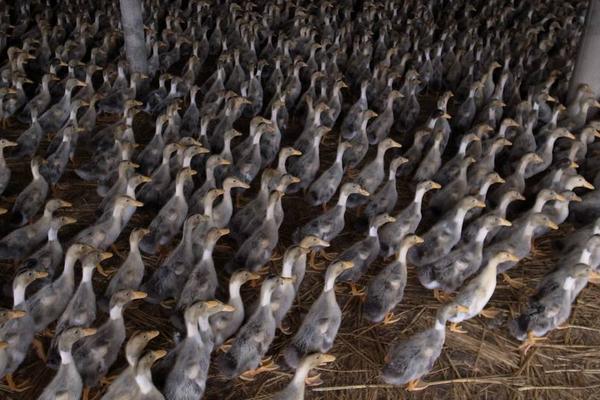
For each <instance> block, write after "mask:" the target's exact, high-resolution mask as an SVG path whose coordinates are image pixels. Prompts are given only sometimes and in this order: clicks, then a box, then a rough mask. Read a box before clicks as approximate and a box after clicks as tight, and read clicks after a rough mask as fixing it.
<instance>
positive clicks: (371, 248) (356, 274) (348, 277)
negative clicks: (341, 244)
mask: <svg viewBox="0 0 600 400" xmlns="http://www.w3.org/2000/svg"><path fill="white" fill-rule="evenodd" d="M395 220H396V219H395V218H393V217H390V216H389V215H388V214H381V215H378V216H376V217H374V218H373V219H371V222H370V224H369V230H368V235H367V237H366V238H364V239H362V240H360V241H358V242H356V243H354V244H353V245H352V246H350V247H349V248H347V249H346V250H344V251H343V252H342V253H341V254H340V255H339V256H338V257H337V259H338V260H339V261H351V262H352V264H353V267H352V269H350V270H347V271H344V272H343V273H342V274H341V275H340V277H339V278H340V280H342V281H344V282H351V283H352V287H353V290H352V294H355V295H358V294H360V292H359V291H358V290H355V288H354V283H355V282H357V281H358V280H360V278H361V277H362V276H363V275H364V273H365V272H366V271H367V269H368V268H369V266H370V265H371V264H372V263H373V261H375V259H376V258H377V256H378V255H379V252H380V250H381V245H380V243H379V236H378V231H379V228H380V227H382V226H384V225H385V224H387V223H390V222H394V221H395Z"/></svg>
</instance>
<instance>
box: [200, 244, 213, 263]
mask: <svg viewBox="0 0 600 400" xmlns="http://www.w3.org/2000/svg"><path fill="white" fill-rule="evenodd" d="M214 248H215V241H214V239H208V240H207V241H206V243H205V244H204V249H203V250H202V261H209V260H212V255H213V250H214Z"/></svg>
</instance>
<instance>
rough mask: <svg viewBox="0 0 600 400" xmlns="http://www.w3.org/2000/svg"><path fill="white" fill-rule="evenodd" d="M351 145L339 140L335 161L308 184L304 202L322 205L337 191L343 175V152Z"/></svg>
mask: <svg viewBox="0 0 600 400" xmlns="http://www.w3.org/2000/svg"><path fill="white" fill-rule="evenodd" d="M350 147H352V145H351V144H350V143H349V142H345V141H340V142H339V143H338V146H337V150H336V154H335V161H334V162H333V164H332V165H331V166H330V167H329V168H327V169H326V170H325V171H323V173H322V174H321V175H320V176H319V177H318V178H317V179H315V180H314V181H313V182H312V183H311V184H310V186H309V188H308V190H307V191H306V194H305V196H304V198H305V200H306V202H307V203H308V204H310V205H311V206H318V205H324V204H327V203H328V202H329V200H331V198H332V197H333V195H334V194H335V192H336V191H337V189H338V187H339V186H340V183H341V182H342V178H343V175H344V165H343V158H344V153H345V152H346V150H348V149H349V148H350Z"/></svg>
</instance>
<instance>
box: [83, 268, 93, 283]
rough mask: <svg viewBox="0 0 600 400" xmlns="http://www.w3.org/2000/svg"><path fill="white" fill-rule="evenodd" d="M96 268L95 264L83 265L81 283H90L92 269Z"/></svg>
mask: <svg viewBox="0 0 600 400" xmlns="http://www.w3.org/2000/svg"><path fill="white" fill-rule="evenodd" d="M95 268H96V266H95V265H92V266H87V265H86V266H85V267H83V271H82V274H81V283H91V282H92V276H93V275H94V269H95Z"/></svg>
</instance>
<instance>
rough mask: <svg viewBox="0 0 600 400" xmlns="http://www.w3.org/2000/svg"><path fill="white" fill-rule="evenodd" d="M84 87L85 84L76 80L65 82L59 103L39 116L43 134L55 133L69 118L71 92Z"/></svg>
mask: <svg viewBox="0 0 600 400" xmlns="http://www.w3.org/2000/svg"><path fill="white" fill-rule="evenodd" d="M85 86H86V85H85V82H81V81H78V80H77V79H68V80H67V83H66V84H65V92H64V95H63V97H62V98H61V99H60V101H59V102H58V103H56V104H54V105H53V106H51V107H50V108H49V109H47V110H46V111H45V112H44V113H43V114H42V115H40V118H39V122H40V125H41V127H42V129H43V130H44V132H56V131H57V130H58V129H59V128H60V127H61V126H63V124H64V123H65V122H66V120H67V118H69V112H70V111H71V98H72V94H73V90H74V89H75V88H76V87H85Z"/></svg>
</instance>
